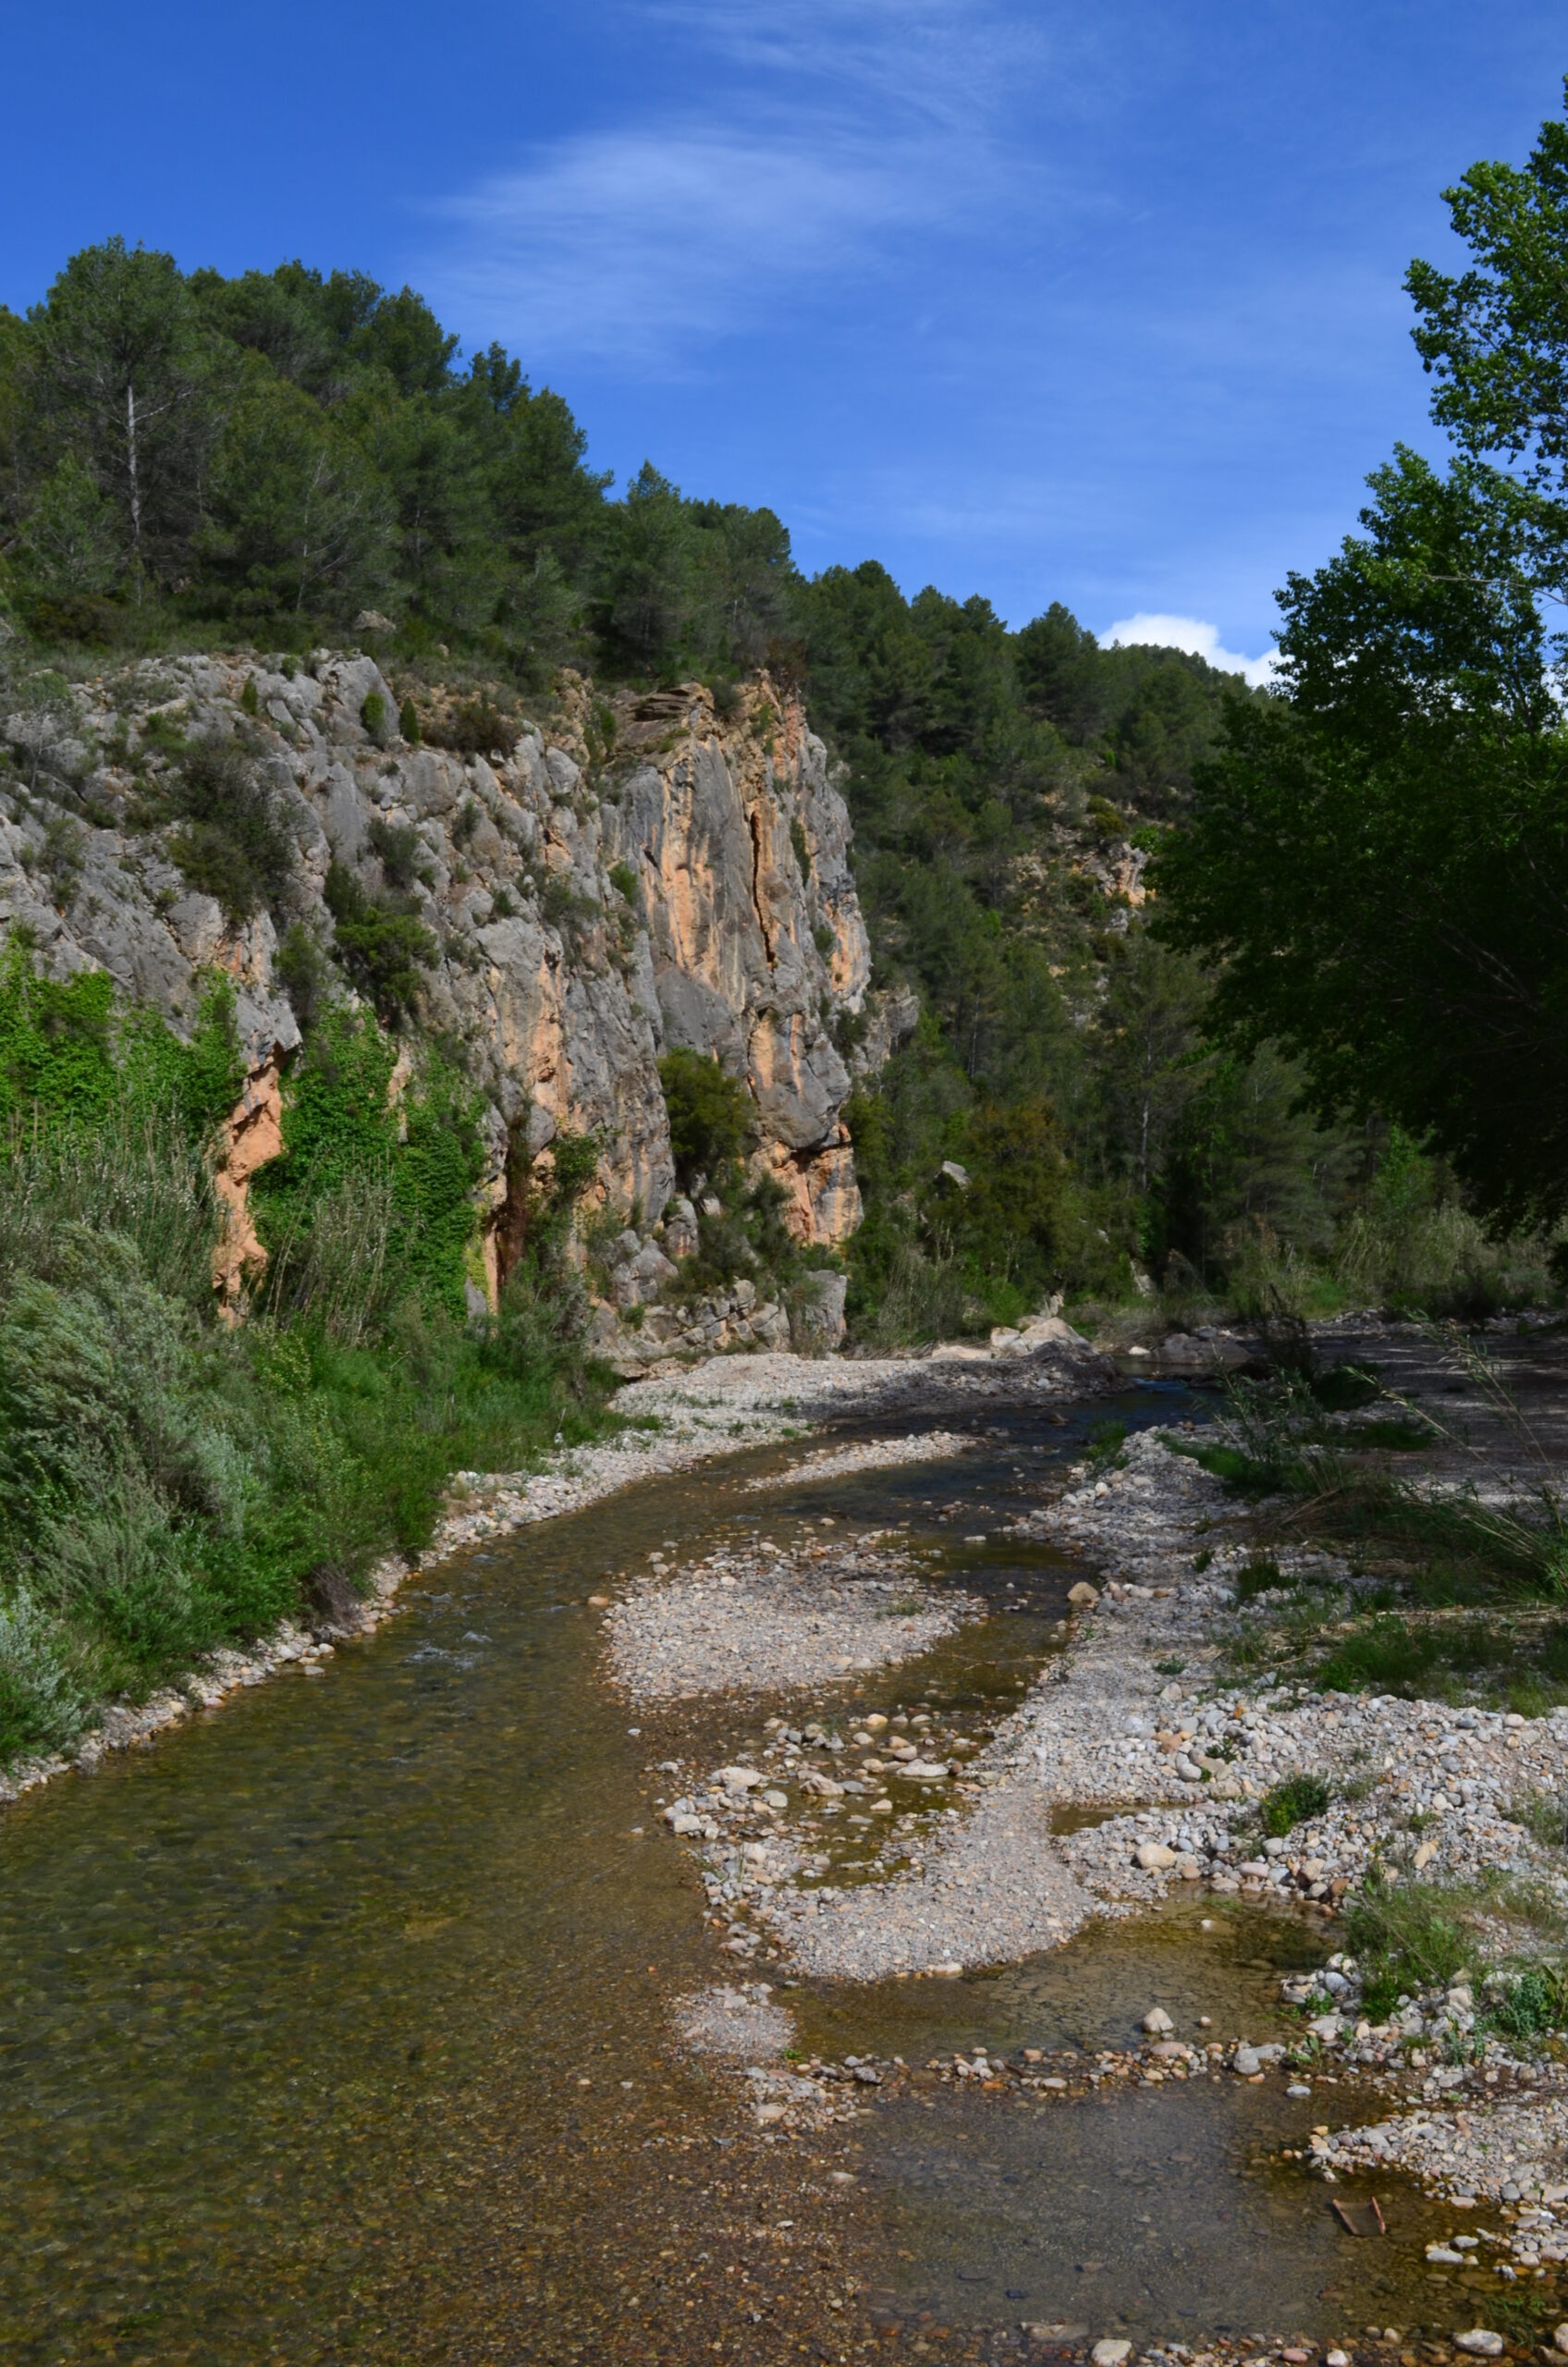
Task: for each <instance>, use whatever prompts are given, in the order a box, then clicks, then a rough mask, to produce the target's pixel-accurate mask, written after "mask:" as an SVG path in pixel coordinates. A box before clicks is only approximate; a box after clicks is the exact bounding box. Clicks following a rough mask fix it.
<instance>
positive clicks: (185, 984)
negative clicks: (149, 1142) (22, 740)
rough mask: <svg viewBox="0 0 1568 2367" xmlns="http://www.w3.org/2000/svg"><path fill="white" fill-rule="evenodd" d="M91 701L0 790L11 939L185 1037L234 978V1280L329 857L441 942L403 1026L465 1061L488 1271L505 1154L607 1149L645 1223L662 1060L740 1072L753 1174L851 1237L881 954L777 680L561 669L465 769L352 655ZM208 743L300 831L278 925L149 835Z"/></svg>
mask: <svg viewBox="0 0 1568 2367" xmlns="http://www.w3.org/2000/svg"><path fill="white" fill-rule="evenodd" d="M76 702H77V713H76V715H75V716H74V717H72V718H71V726H70V732H69V734H68V736H62V738H61V746H62V747H67V746H68V749H69V751H70V754H69V755H68V757H67V758H61V759H59V760H58V761H57V762H56V764H55V773H54V774H53V775H51V774H50V772H49V771H48V769H47V767H45V768H44V770H43V772H42V773H40V771H39V769H38V767H36V766H34V767H33V779H32V781H31V791H30V793H26V794H19V793H14V794H12V795H10V796H6V795H4V794H0V926H6V927H9V928H11V929H15V928H18V927H21V928H25V929H26V930H27V931H28V933H29V941H30V942H31V945H32V946H33V947H34V949H35V959H36V961H37V962H38V963H39V965H40V967H41V968H42V969H43V970H44V971H46V972H48V973H50V974H52V975H57V976H63V975H67V974H69V973H71V972H73V971H77V970H81V969H84V968H92V969H102V970H106V971H108V972H109V973H110V974H111V975H113V976H114V977H115V979H116V981H117V982H118V984H119V985H120V986H121V987H122V988H123V989H124V991H125V993H126V994H127V996H128V997H129V998H131V999H132V1000H135V1001H137V1002H139V1003H142V1004H147V1005H151V1006H152V1007H153V1008H155V1009H157V1010H158V1011H160V1012H163V1014H164V1015H165V1018H166V1019H167V1021H168V1023H169V1024H170V1025H171V1026H172V1027H174V1028H175V1029H176V1030H177V1031H181V1032H183V1031H184V1030H185V1029H187V1028H188V1027H189V1026H190V1024H192V1023H193V1021H194V1017H195V1014H196V1011H197V1007H198V1002H199V999H200V989H201V981H202V975H203V974H205V973H210V972H211V971H212V970H214V969H217V970H221V971H224V972H226V973H227V975H228V976H229V977H230V978H231V979H232V980H233V982H234V985H235V988H236V992H237V1008H238V1015H239V1030H240V1035H241V1037H242V1040H243V1042H244V1046H245V1051H246V1057H247V1061H248V1062H249V1065H250V1069H251V1086H250V1089H249V1091H248V1094H247V1097H246V1100H245V1102H244V1103H243V1104H242V1105H241V1107H240V1109H239V1110H237V1111H236V1112H235V1116H234V1119H233V1122H232V1123H231V1126H230V1129H229V1141H228V1146H227V1167H226V1170H225V1174H226V1177H227V1181H226V1182H225V1184H223V1185H222V1187H221V1188H222V1189H223V1190H224V1192H225V1196H226V1198H227V1201H228V1204H229V1209H230V1220H229V1233H228V1240H227V1245H226V1249H225V1252H224V1257H223V1265H222V1271H221V1273H220V1276H219V1282H220V1287H221V1288H222V1289H223V1290H224V1291H225V1292H226V1294H229V1295H233V1294H236V1293H237V1292H238V1290H239V1283H240V1280H241V1278H242V1276H243V1275H244V1274H245V1273H246V1271H247V1270H253V1269H254V1267H255V1264H256V1261H257V1259H258V1257H259V1256H260V1245H259V1244H258V1243H257V1242H256V1241H255V1238H254V1234H253V1233H252V1232H251V1229H250V1225H249V1218H248V1215H247V1211H246V1207H245V1184H246V1180H247V1178H248V1175H249V1174H250V1173H251V1171H253V1170H254V1167H255V1166H256V1165H257V1164H258V1163H259V1162H260V1159H262V1158H263V1157H265V1156H268V1155H270V1152H271V1150H275V1149H276V1123H277V1114H278V1107H279V1093H280V1085H279V1080H280V1077H281V1075H282V1073H283V1071H284V1070H285V1069H286V1067H287V1064H288V1060H289V1059H290V1057H291V1055H292V1054H293V1053H294V1051H295V1050H296V1049H297V1048H298V1046H299V1044H300V1024H299V1021H298V1017H297V1014H296V1012H295V1011H294V1008H293V1006H292V1003H291V1001H290V997H289V993H288V991H287V990H286V988H285V986H284V984H283V982H282V980H281V979H280V977H279V975H278V968H277V953H278V941H279V929H280V927H283V928H286V927H288V926H289V925H290V924H298V925H301V926H302V927H303V929H304V930H305V932H306V933H307V934H308V936H309V937H310V938H313V939H314V940H315V941H316V943H317V944H318V945H319V946H320V947H321V948H322V949H323V950H330V947H331V944H332V939H333V935H334V926H333V921H332V917H331V914H330V913H329V911H328V908H327V904H326V901H325V886H326V879H327V872H328V866H329V865H331V864H332V863H333V862H337V863H338V864H339V865H343V866H345V867H346V868H347V869H348V870H349V871H350V872H351V873H352V874H353V875H354V876H355V877H357V878H358V880H359V881H360V883H361V886H362V887H363V889H365V890H366V892H367V893H369V894H372V895H375V894H378V893H382V892H384V891H385V889H386V887H387V885H388V876H387V875H388V870H389V867H390V868H392V869H397V868H398V866H399V865H400V867H401V871H402V874H403V877H402V880H401V883H400V884H401V886H402V888H403V889H404V891H405V892H406V893H407V895H408V896H409V898H410V901H411V904H412V906H413V908H414V909H416V910H417V913H418V916H419V918H420V919H421V920H422V921H423V925H424V926H425V927H426V928H428V929H429V931H430V932H431V935H432V937H433V938H434V940H435V946H436V948H437V950H438V959H437V960H436V962H435V965H434V966H433V967H432V968H431V969H429V971H428V972H427V973H425V974H424V975H423V989H422V994H421V999H420V1009H419V1012H418V1027H419V1028H420V1029H421V1030H423V1031H424V1032H425V1033H427V1034H430V1035H434V1036H438V1037H439V1038H441V1039H442V1040H443V1041H444V1042H445V1043H447V1045H448V1046H455V1047H459V1048H460V1049H461V1056H462V1059H463V1061H464V1062H465V1064H466V1066H467V1069H468V1071H469V1073H470V1074H471V1075H472V1077H473V1079H474V1081H475V1082H476V1084H477V1085H479V1086H480V1087H481V1089H482V1091H483V1093H484V1098H485V1101H486V1104H487V1107H488V1110H489V1120H488V1125H489V1139H490V1147H491V1153H492V1157H491V1167H490V1176H489V1181H488V1183H487V1184H486V1186H485V1193H486V1197H487V1200H488V1204H489V1210H490V1216H491V1219H492V1223H491V1234H492V1245H493V1251H492V1257H491V1276H492V1281H493V1280H494V1276H495V1269H496V1255H495V1249H494V1245H495V1242H496V1238H497V1237H501V1238H504V1233H505V1202H506V1196H507V1191H508V1184H507V1178H508V1173H510V1174H511V1175H512V1177H513V1178H514V1179H515V1177H516V1176H517V1174H518V1172H519V1171H520V1161H519V1159H518V1156H517V1153H518V1150H519V1148H520V1147H521V1150H522V1152H523V1154H524V1157H523V1159H522V1160H521V1169H522V1171H526V1169H527V1165H528V1162H529V1161H530V1160H536V1159H542V1158H544V1157H545V1154H547V1152H548V1148H549V1146H550V1144H551V1143H552V1141H553V1140H554V1139H555V1137H556V1135H557V1134H558V1133H560V1132H562V1131H570V1132H572V1133H580V1132H583V1131H592V1132H593V1133H594V1135H595V1136H596V1137H597V1139H598V1141H599V1143H600V1145H601V1149H602V1156H601V1166H600V1188H601V1191H602V1194H603V1196H604V1197H605V1199H606V1202H607V1203H608V1204H609V1205H610V1206H611V1207H612V1208H615V1209H616V1210H617V1211H619V1212H620V1213H622V1214H624V1215H626V1216H627V1217H628V1218H629V1219H631V1220H635V1221H636V1222H637V1223H640V1224H642V1225H643V1226H644V1227H647V1226H650V1225H652V1224H653V1223H654V1222H655V1220H658V1219H659V1217H660V1216H661V1214H662V1213H663V1211H664V1210H665V1208H666V1207H667V1205H668V1203H669V1202H670V1200H671V1197H672V1195H673V1194H674V1191H675V1180H676V1179H675V1168H674V1162H673V1159H672V1158H671V1154H670V1144H669V1131H668V1122H667V1118H666V1112H665V1105H664V1098H663V1095H662V1092H661V1090H660V1086H659V1081H658V1061H659V1057H660V1054H661V1053H662V1052H663V1051H664V1050H665V1049H667V1048H668V1047H669V1046H672V1045H683V1046H688V1047H690V1048H692V1049H695V1050H699V1051H704V1052H709V1051H711V1052H713V1053H715V1054H717V1057H718V1059H719V1060H720V1061H722V1063H723V1064H724V1066H725V1067H726V1068H727V1069H728V1070H729V1072H730V1073H732V1074H734V1075H736V1076H737V1077H741V1078H743V1079H744V1081H745V1082H746V1084H747V1085H748V1087H749V1089H750V1092H751V1094H752V1096H753V1100H754V1103H755V1107H756V1113H757V1149H756V1152H755V1159H756V1162H757V1164H758V1165H759V1166H761V1167H763V1168H766V1170H767V1171H769V1172H771V1173H773V1174H775V1175H777V1176H778V1179H779V1181H780V1183H781V1184H782V1185H783V1187H784V1190H785V1194H786V1201H787V1212H788V1221H789V1223H790V1228H791V1230H792V1231H793V1232H794V1233H795V1234H796V1236H797V1237H798V1238H799V1239H800V1240H802V1242H805V1243H822V1244H826V1245H831V1244H833V1243H836V1242H839V1241H841V1240H842V1239H843V1238H844V1237H845V1236H846V1235H847V1234H848V1233H850V1232H851V1231H852V1229H853V1227H854V1225H855V1224H856V1222H857V1221H858V1220H859V1214H860V1198H859V1194H858V1191H857V1189H856V1186H855V1182H854V1167H853V1157H852V1152H851V1146H850V1142H849V1137H848V1134H847V1131H846V1129H845V1127H844V1124H843V1117H842V1112H843V1106H844V1103H845V1100H846V1099H847V1098H848V1096H849V1093H850V1090H851V1080H850V1074H849V1071H848V1069H847V1067H846V1065H845V1061H844V1060H843V1058H842V1057H841V1056H840V1052H839V1038H840V1037H842V1038H843V1039H844V1040H845V1041H846V1042H848V1041H849V1040H850V1038H851V1036H854V1035H855V1034H856V1033H857V1032H864V1031H861V1030H859V1029H858V1016H857V1015H858V1014H859V1013H860V1012H861V1011H862V1008H863V1005H864V1001H865V997H866V992H867V987H868V983H869V975H870V952H869V946H868V942H867V938H866V932H865V926H864V921H863V919H862V916H861V912H860V907H859V903H858V901H857V899H856V895H855V890H854V883H853V880H852V877H851V872H850V868H849V860H848V850H849V835H850V833H849V819H848V815H847V813H846V810H845V807H844V804H843V801H842V799H841V798H840V797H839V794H838V792H837V791H836V790H835V789H834V788H833V786H832V783H831V781H830V779H829V775H828V766H827V755H826V752H825V750H824V748H823V745H822V742H820V741H819V740H817V739H816V738H815V736H814V735H813V734H812V732H811V731H810V730H809V728H808V726H807V723H806V719H805V717H804V715H803V713H802V709H801V707H800V705H799V704H798V702H796V701H795V700H794V699H793V698H792V697H791V696H790V695H789V694H787V693H784V692H783V691H781V690H780V689H779V688H778V687H777V686H776V685H774V684H773V683H772V682H770V681H768V680H767V678H766V676H765V677H759V678H757V679H756V680H754V681H751V682H749V683H747V684H745V685H743V686H742V687H741V690H740V691H739V692H738V693H735V694H734V696H733V697H732V698H731V699H730V700H729V701H728V702H727V707H728V711H727V712H726V713H724V714H720V713H719V712H718V710H717V707H716V705H715V702H714V699H713V697H712V695H711V693H709V692H708V691H707V690H705V689H704V688H703V687H702V686H701V685H698V684H689V685H686V686H685V687H683V688H682V689H680V690H679V691H675V692H660V693H655V694H652V695H649V696H645V697H643V698H637V697H635V696H634V695H631V694H623V695H621V696H620V697H619V698H617V699H616V700H614V701H613V702H607V703H606V702H601V701H596V700H595V697H594V693H593V692H592V691H591V689H590V687H589V685H587V684H586V683H584V682H582V681H580V680H579V679H577V678H575V677H572V676H568V677H566V678H565V681H564V683H563V686H562V691H561V695H560V698H559V701H558V703H557V705H556V707H555V708H554V709H553V711H552V715H551V717H550V718H549V719H548V720H541V721H540V722H538V723H536V724H531V723H522V724H521V728H519V726H518V725H517V724H513V725H510V726H508V727H506V728H504V729H500V730H497V731H496V735H495V736H496V739H497V741H499V740H503V739H506V740H512V741H513V744H511V745H510V746H509V747H508V748H506V749H505V750H503V749H502V748H501V747H499V746H497V747H496V749H495V750H493V751H492V753H491V754H489V755H468V756H464V755H459V754H453V753H450V752H448V751H447V750H445V749H441V748H435V747H430V746H423V745H410V744H409V743H408V742H405V741H404V740H403V739H402V738H401V737H400V736H399V735H398V732H397V730H394V729H392V728H391V726H392V725H393V724H394V723H395V721H396V719H397V717H398V711H399V710H398V702H397V700H396V699H395V698H394V696H393V693H392V689H391V687H390V685H389V684H388V683H387V682H386V681H385V680H384V678H383V676H382V674H381V673H380V670H379V668H377V666H376V665H375V663H374V660H372V659H371V658H369V657H365V656H343V655H335V654H332V653H328V652H321V653H318V655H317V656H316V657H315V659H314V660H313V661H312V663H311V664H310V665H308V666H304V667H300V668H294V669H292V670H289V671H285V670H283V669H282V668H281V667H280V668H278V669H276V670H274V669H273V668H269V667H268V666H267V665H265V664H264V663H257V662H256V661H253V660H251V659H246V658H239V657H234V658H223V657H186V658H179V659H175V660H167V661H162V662H160V663H159V664H158V665H157V666H156V667H155V668H153V667H151V666H148V667H142V668H138V669H134V670H133V671H131V672H130V673H129V674H122V675H119V676H105V677H104V678H103V679H101V680H97V681H89V682H87V683H85V684H82V685H80V687H79V690H78V692H77V693H76ZM438 705H439V702H435V703H427V707H428V711H429V712H430V713H432V714H434V713H435V711H436V707H437V706H438ZM203 734H205V735H215V736H217V737H220V738H225V739H235V740H237V741H238V742H239V743H240V744H241V746H242V747H243V748H244V749H245V750H246V752H247V753H248V755H249V758H250V761H251V766H252V767H253V770H254V772H255V774H256V776H257V777H259V778H260V779H262V780H263V781H264V782H265V783H266V785H267V786H268V788H269V789H270V791H272V794H273V797H274V799H275V800H276V810H277V811H278V813H279V814H280V815H281V816H282V818H283V821H284V823H285V826H286V828H287V830H288V836H289V838H290V840H291V841H292V850H293V852H292V862H291V869H292V878H291V881H290V883H289V885H288V888H287V889H286V890H285V891H284V892H283V893H282V895H281V897H279V898H278V899H276V900H275V902H274V914H276V918H275V917H271V916H269V915H267V914H261V915H259V916H258V917H256V918H254V919H252V920H251V921H249V922H247V923H246V924H245V925H243V926H231V925H229V924H228V923H227V921H226V919H225V916H224V912H223V909H222V907H221V906H220V905H219V903H218V902H217V901H215V899H214V898H213V897H211V896H208V895H204V894H202V893H200V892H196V891H193V890H192V889H191V888H190V884H189V882H188V880H187V879H186V877H184V875H183V874H182V872H181V870H180V868H179V865H178V862H177V861H176V859H175V857H176V853H177V851H178V842H177V839H176V835H175V826H172V825H170V824H167V823H165V824H164V825H163V826H161V827H159V826H153V827H148V826H147V825H146V821H145V816H146V814H147V811H148V806H147V803H146V798H147V791H148V790H149V787H150V786H151V787H152V788H153V789H155V788H156V785H157V782H158V779H159V776H160V772H161V770H162V769H163V768H164V767H165V766H166V764H167V762H168V761H169V760H168V758H167V756H166V755H165V754H164V753H163V751H164V750H165V748H166V746H167V745H168V743H169V742H170V741H171V740H173V739H175V738H178V737H181V736H183V737H186V738H190V737H192V736H201V735H203ZM514 734H515V738H514ZM12 738H13V742H14V743H15V734H14V733H13V734H12ZM67 782H68V785H67ZM395 884H396V883H395ZM269 1146H270V1147H269ZM678 1234H679V1228H678Z"/></svg>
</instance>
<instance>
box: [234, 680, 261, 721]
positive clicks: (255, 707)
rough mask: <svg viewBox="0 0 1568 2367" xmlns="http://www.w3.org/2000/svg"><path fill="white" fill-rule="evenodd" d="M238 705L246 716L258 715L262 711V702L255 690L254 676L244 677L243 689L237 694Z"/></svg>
mask: <svg viewBox="0 0 1568 2367" xmlns="http://www.w3.org/2000/svg"><path fill="white" fill-rule="evenodd" d="M239 704H240V705H241V707H242V708H243V709H244V711H245V713H246V714H247V715H250V716H258V715H260V713H261V711H262V702H261V695H260V693H258V691H257V689H256V678H255V676H254V674H247V675H246V677H245V687H244V689H243V690H242V691H241V692H240V693H239Z"/></svg>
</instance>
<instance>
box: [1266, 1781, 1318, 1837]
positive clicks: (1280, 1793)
mask: <svg viewBox="0 0 1568 2367" xmlns="http://www.w3.org/2000/svg"><path fill="white" fill-rule="evenodd" d="M1328 1809H1329V1786H1328V1784H1326V1783H1325V1782H1324V1781H1323V1778H1322V1776H1321V1775H1292V1776H1289V1777H1287V1778H1286V1780H1285V1782H1284V1783H1282V1784H1275V1786H1274V1788H1273V1790H1272V1791H1271V1792H1266V1793H1265V1794H1264V1796H1263V1798H1262V1800H1261V1801H1260V1802H1259V1804H1258V1814H1259V1816H1260V1817H1261V1819H1262V1822H1263V1830H1264V1832H1265V1833H1267V1834H1272V1835H1273V1836H1275V1837H1276V1838H1279V1839H1282V1838H1283V1837H1284V1835H1285V1834H1287V1833H1293V1832H1294V1831H1295V1828H1296V1826H1297V1825H1298V1824H1310V1823H1311V1821H1312V1820H1313V1818H1314V1817H1317V1816H1325V1815H1327V1813H1328Z"/></svg>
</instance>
